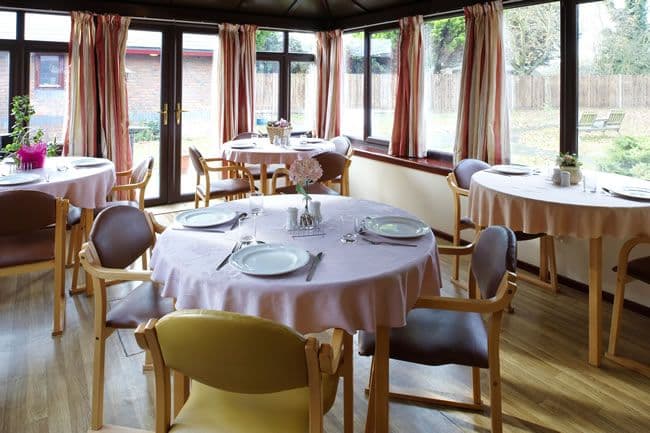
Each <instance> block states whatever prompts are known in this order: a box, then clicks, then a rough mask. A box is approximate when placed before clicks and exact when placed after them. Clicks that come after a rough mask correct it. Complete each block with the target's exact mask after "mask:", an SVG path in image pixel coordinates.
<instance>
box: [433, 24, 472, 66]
mask: <svg viewBox="0 0 650 433" xmlns="http://www.w3.org/2000/svg"><path fill="white" fill-rule="evenodd" d="M427 29H428V34H427V37H428V46H429V47H428V49H429V59H430V63H429V66H430V68H431V70H432V71H433V72H434V73H436V74H439V73H440V72H441V71H443V70H444V69H447V68H450V67H453V66H455V65H457V64H459V63H460V62H461V61H462V58H463V49H464V48H465V19H464V18H463V17H454V18H447V19H442V20H434V21H430V22H429V23H427Z"/></svg>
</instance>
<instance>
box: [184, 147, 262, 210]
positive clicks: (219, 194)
mask: <svg viewBox="0 0 650 433" xmlns="http://www.w3.org/2000/svg"><path fill="white" fill-rule="evenodd" d="M189 152H190V161H192V165H193V166H194V170H196V190H195V192H194V207H195V208H198V207H199V201H201V200H203V204H204V205H205V207H208V206H210V199H211V198H223V199H226V200H228V199H230V198H238V197H243V196H244V195H245V194H246V193H249V192H252V191H255V184H254V181H253V176H252V175H251V172H250V171H249V170H248V169H247V168H246V167H243V166H240V165H228V164H229V163H228V162H227V161H226V160H224V159H223V158H204V157H203V155H201V152H199V151H198V150H197V148H196V147H194V146H190V148H189ZM210 162H221V164H222V165H221V166H220V167H214V166H211V165H209V163H210ZM212 172H217V173H221V174H222V175H224V174H225V175H230V176H233V177H232V178H230V179H219V180H212V179H210V173H212ZM201 176H203V177H204V183H203V185H202V184H201Z"/></svg>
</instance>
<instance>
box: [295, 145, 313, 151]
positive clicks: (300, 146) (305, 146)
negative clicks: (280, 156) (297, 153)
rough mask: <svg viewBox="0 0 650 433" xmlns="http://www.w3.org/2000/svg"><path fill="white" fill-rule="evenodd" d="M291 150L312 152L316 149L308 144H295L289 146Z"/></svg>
mask: <svg viewBox="0 0 650 433" xmlns="http://www.w3.org/2000/svg"><path fill="white" fill-rule="evenodd" d="M291 148H292V149H293V150H314V149H316V148H315V147H314V146H310V145H309V144H296V145H294V146H291Z"/></svg>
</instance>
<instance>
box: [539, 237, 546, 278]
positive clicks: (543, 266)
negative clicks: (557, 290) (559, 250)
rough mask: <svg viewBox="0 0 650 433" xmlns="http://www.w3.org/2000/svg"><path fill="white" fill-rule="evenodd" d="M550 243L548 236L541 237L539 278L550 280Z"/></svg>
mask: <svg viewBox="0 0 650 433" xmlns="http://www.w3.org/2000/svg"><path fill="white" fill-rule="evenodd" d="M547 247H548V243H547V242H546V236H542V237H541V238H539V279H540V280H541V281H548V250H547Z"/></svg>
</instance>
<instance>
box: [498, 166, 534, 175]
mask: <svg viewBox="0 0 650 433" xmlns="http://www.w3.org/2000/svg"><path fill="white" fill-rule="evenodd" d="M490 170H492V171H496V172H498V173H503V174H530V173H532V171H533V169H532V168H530V167H528V166H525V165H508V164H502V165H493V166H492V168H491V169H490Z"/></svg>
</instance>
